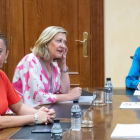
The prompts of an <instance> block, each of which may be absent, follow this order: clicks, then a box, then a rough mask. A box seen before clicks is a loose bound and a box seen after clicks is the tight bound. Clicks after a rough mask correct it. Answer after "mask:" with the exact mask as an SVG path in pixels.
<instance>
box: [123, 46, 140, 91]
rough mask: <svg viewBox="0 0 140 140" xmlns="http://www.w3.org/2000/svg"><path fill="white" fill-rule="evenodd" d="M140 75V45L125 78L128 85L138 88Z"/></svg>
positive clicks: (128, 86)
mask: <svg viewBox="0 0 140 140" xmlns="http://www.w3.org/2000/svg"><path fill="white" fill-rule="evenodd" d="M139 77H140V47H138V48H137V49H136V51H135V54H134V56H133V62H132V66H131V68H130V71H129V73H128V75H127V77H126V78H125V84H126V87H127V88H132V89H137V85H138V83H140V80H139Z"/></svg>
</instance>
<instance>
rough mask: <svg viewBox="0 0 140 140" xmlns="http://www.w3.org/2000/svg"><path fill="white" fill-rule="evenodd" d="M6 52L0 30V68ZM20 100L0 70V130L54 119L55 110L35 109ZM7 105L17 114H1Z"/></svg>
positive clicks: (5, 43) (4, 60) (4, 41)
mask: <svg viewBox="0 0 140 140" xmlns="http://www.w3.org/2000/svg"><path fill="white" fill-rule="evenodd" d="M8 53H9V52H8V51H7V41H6V39H5V37H4V36H3V34H2V33H1V32H0V68H1V67H2V65H3V63H4V62H6V59H7V56H8ZM20 100H21V98H20V97H19V95H18V94H17V92H16V91H15V89H14V88H13V86H12V84H11V83H10V81H9V80H8V78H7V76H6V75H5V73H4V72H3V71H1V70H0V131H1V130H2V129H3V128H8V127H17V126H23V125H26V124H33V123H35V124H41V123H45V124H47V123H48V122H52V120H53V119H54V117H55V112H54V110H53V109H50V110H49V109H46V108H45V107H42V108H41V109H39V110H35V109H33V108H32V107H29V106H27V105H25V104H23V103H22V102H21V101H20ZM8 107H9V108H10V109H11V110H12V111H13V112H14V113H15V114H17V115H19V116H3V115H4V114H5V112H6V110H7V108H8Z"/></svg>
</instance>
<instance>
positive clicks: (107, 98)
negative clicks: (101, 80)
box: [105, 78, 113, 103]
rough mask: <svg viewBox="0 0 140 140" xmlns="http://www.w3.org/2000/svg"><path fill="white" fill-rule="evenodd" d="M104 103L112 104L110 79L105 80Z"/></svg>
mask: <svg viewBox="0 0 140 140" xmlns="http://www.w3.org/2000/svg"><path fill="white" fill-rule="evenodd" d="M105 102H106V103H112V102H113V85H112V83H111V78H106V83H105Z"/></svg>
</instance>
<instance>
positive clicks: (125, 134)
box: [111, 124, 140, 138]
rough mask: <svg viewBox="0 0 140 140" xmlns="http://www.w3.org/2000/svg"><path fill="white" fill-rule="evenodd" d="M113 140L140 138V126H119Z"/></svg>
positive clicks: (114, 132)
mask: <svg viewBox="0 0 140 140" xmlns="http://www.w3.org/2000/svg"><path fill="white" fill-rule="evenodd" d="M111 138H140V124H117V126H116V127H115V129H114V131H113V132H112V134H111Z"/></svg>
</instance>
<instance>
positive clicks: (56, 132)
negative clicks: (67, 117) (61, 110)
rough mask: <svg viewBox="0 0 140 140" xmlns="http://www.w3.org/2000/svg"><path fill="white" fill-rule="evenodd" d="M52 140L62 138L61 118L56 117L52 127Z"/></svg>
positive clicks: (60, 139)
mask: <svg viewBox="0 0 140 140" xmlns="http://www.w3.org/2000/svg"><path fill="white" fill-rule="evenodd" d="M51 140H62V128H61V125H60V123H59V119H54V125H53V127H52V129H51Z"/></svg>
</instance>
